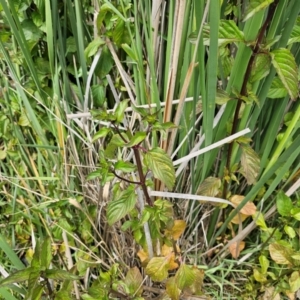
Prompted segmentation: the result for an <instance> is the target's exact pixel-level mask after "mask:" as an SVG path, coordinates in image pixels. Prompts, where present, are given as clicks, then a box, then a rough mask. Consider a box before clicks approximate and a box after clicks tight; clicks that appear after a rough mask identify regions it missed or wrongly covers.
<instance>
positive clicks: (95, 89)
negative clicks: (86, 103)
mask: <svg viewBox="0 0 300 300" xmlns="http://www.w3.org/2000/svg"><path fill="white" fill-rule="evenodd" d="M99 77H100V75H99ZM91 92H92V97H93V102H94V105H95V108H100V107H102V106H103V104H104V102H105V99H106V95H105V87H104V86H102V85H100V84H97V85H93V86H91Z"/></svg>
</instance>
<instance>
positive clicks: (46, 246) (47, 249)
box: [40, 237, 52, 269]
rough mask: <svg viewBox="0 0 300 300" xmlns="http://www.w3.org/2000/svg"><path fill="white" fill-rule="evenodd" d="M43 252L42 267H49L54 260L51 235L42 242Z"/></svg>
mask: <svg viewBox="0 0 300 300" xmlns="http://www.w3.org/2000/svg"><path fill="white" fill-rule="evenodd" d="M41 254H42V255H41V256H40V259H41V269H47V268H49V266H50V263H51V260H52V253H51V239H50V238H49V237H47V238H46V239H45V240H44V242H43V244H42V249H41Z"/></svg>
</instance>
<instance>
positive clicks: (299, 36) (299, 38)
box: [288, 17, 300, 45]
mask: <svg viewBox="0 0 300 300" xmlns="http://www.w3.org/2000/svg"><path fill="white" fill-rule="evenodd" d="M299 42H300V17H298V18H297V22H296V24H295V26H294V27H293V30H292V32H291V35H290V38H289V41H288V45H290V44H293V43H299Z"/></svg>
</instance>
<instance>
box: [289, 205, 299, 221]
mask: <svg viewBox="0 0 300 300" xmlns="http://www.w3.org/2000/svg"><path fill="white" fill-rule="evenodd" d="M290 212H291V216H292V217H293V218H294V219H296V220H298V221H300V208H299V207H295V208H292V209H291V211H290Z"/></svg>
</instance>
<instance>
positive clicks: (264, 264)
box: [259, 255, 270, 274]
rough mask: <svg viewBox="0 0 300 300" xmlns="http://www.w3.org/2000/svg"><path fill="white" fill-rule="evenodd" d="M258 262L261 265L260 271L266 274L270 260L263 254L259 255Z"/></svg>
mask: <svg viewBox="0 0 300 300" xmlns="http://www.w3.org/2000/svg"><path fill="white" fill-rule="evenodd" d="M259 264H260V267H261V273H262V274H267V272H268V268H269V266H270V261H269V260H268V259H267V258H266V256H264V255H260V256H259Z"/></svg>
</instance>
